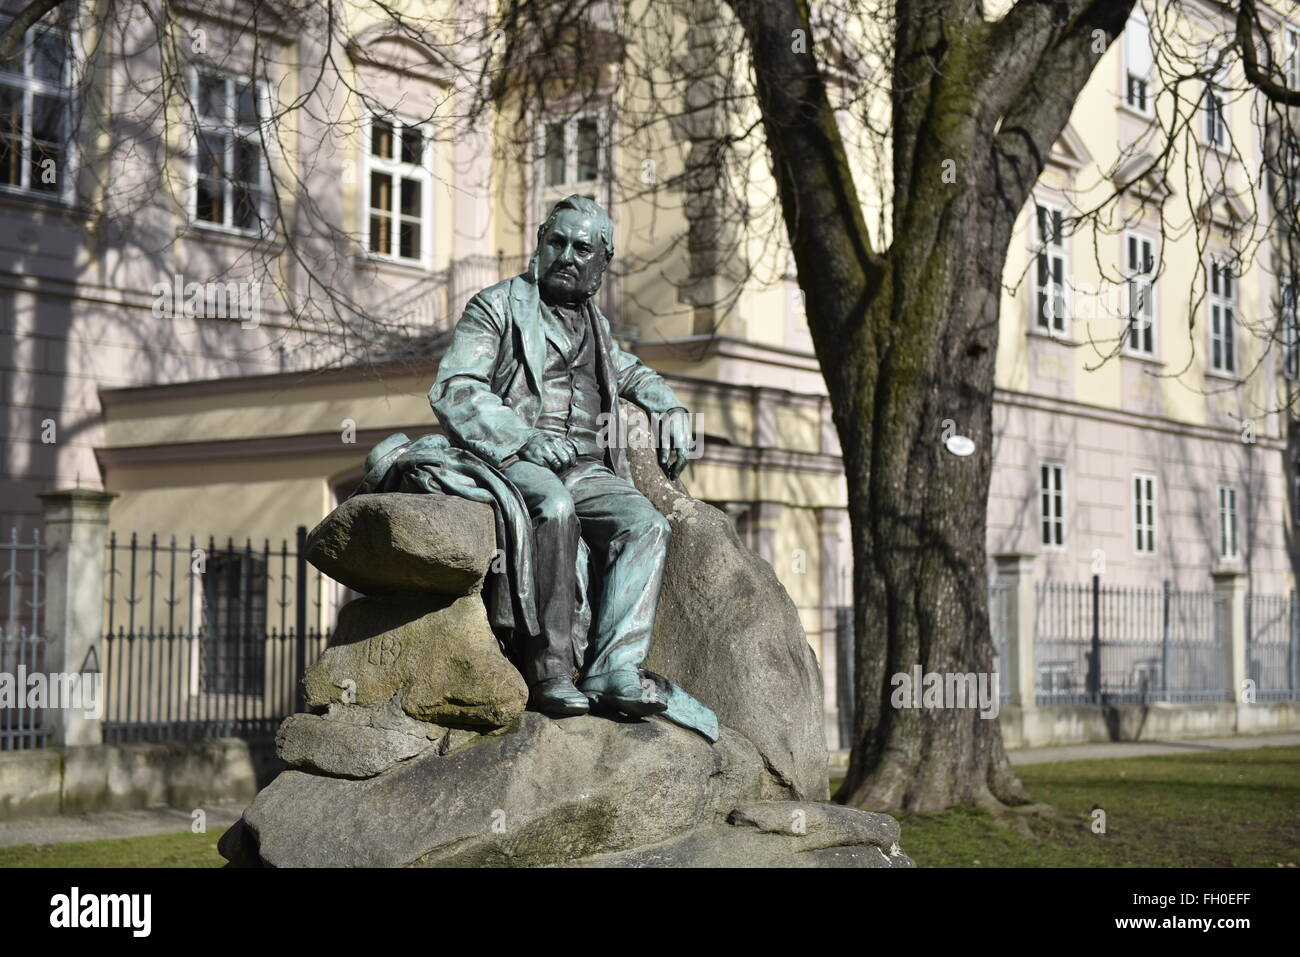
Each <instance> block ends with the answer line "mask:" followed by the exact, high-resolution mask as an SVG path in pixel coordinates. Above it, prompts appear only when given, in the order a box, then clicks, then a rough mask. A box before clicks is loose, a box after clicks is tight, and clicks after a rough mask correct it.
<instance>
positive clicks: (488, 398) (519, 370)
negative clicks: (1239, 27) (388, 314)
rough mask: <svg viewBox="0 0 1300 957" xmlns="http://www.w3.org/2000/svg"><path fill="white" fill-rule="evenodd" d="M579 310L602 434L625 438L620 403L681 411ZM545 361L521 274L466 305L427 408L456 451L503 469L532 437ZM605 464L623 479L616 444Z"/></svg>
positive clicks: (597, 316)
mask: <svg viewBox="0 0 1300 957" xmlns="http://www.w3.org/2000/svg"><path fill="white" fill-rule="evenodd" d="M584 311H585V313H586V315H587V318H588V321H589V322H590V323H591V331H592V334H593V336H594V338H595V342H596V374H597V380H598V384H599V387H600V407H601V415H602V422H603V423H607V429H608V431H607V433H606V434H607V435H610V436H611V437H612V436H622V435H623V434H624V432H623V424H622V422H621V419H620V412H619V408H618V399H619V397H620V396H621V397H623V398H625V399H628V400H630V401H631V402H634V403H636V404H637V405H639V406H640V407H641V408H643V409H645V410H646V411H647V412H650V413H664V412H668V411H669V410H671V409H682V408H685V406H684V405H683V404H682V402H681V400H680V399H678V398H677V396H676V395H675V394H674V393H673V390H672V389H670V388H669V387H668V384H667V383H665V382H664V380H663V379H662V378H661V377H660V376H659V374H658V373H656V372H655V371H654V370H652V369H650V368H649V367H647V366H646V365H645V364H644V363H643V362H641V360H640V359H638V358H637V357H636V356H634V355H632V354H631V353H629V352H626V351H624V350H623V349H620V348H619V346H618V344H617V343H616V342H615V341H614V338H613V336H612V335H611V334H610V329H609V320H608V319H606V318H605V316H604V315H603V314H602V313H601V311H600V310H599V309H598V308H596V305H595V303H594V302H591V301H588V302H587V303H586V305H585V306H584ZM545 362H546V330H545V314H544V312H543V307H542V300H541V296H540V294H539V291H538V288H537V283H536V281H535V280H534V278H533V276H532V275H531V274H530V273H524V274H522V275H519V276H515V277H514V278H513V279H507V280H504V281H502V282H499V283H497V284H496V285H494V286H488V287H487V288H486V289H484V290H482V291H481V292H479V293H477V294H476V295H475V296H474V297H473V298H472V299H470V301H469V302H468V303H467V304H466V306H465V312H464V314H463V315H462V316H461V319H460V322H458V323H457V324H456V328H455V330H454V331H453V333H452V337H451V344H450V346H449V347H448V349H447V351H446V353H445V354H444V355H443V358H442V362H441V364H440V365H439V367H438V376H437V379H436V380H435V381H434V384H433V388H432V389H430V390H429V404H430V405H431V406H433V411H434V414H435V415H436V416H437V417H438V421H439V422H441V423H442V427H443V429H444V430H445V431H446V433H447V435H448V437H449V438H450V439H451V441H452V442H453V443H454V444H455V445H457V446H458V447H460V448H463V449H467V450H469V451H471V452H473V453H474V454H475V455H477V456H478V457H479V458H481V459H482V460H483V461H485V462H487V463H489V464H491V465H493V466H495V467H498V468H500V467H503V466H506V465H509V464H510V463H511V461H512V460H513V459H514V458H515V457H516V455H517V454H518V452H519V450H520V449H521V448H523V446H524V444H525V443H527V442H528V440H529V439H530V438H532V436H533V434H534V433H535V432H536V431H537V429H536V423H537V419H538V416H539V415H541V411H542V376H543V373H544V367H545ZM615 430H617V431H615ZM605 460H606V465H607V466H608V467H609V468H610V470H611V471H612V472H614V474H616V475H620V476H622V477H624V478H627V477H628V469H627V452H626V450H625V449H624V448H623V445H622V443H621V442H618V441H610V442H609V443H607V447H606V450H605Z"/></svg>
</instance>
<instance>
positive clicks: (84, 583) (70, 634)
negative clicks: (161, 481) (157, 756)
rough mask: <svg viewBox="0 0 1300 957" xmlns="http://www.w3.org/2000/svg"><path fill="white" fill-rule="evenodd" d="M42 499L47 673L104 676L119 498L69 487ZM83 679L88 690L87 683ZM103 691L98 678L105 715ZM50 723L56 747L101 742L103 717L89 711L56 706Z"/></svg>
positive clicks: (100, 699) (48, 493)
mask: <svg viewBox="0 0 1300 957" xmlns="http://www.w3.org/2000/svg"><path fill="white" fill-rule="evenodd" d="M39 498H40V499H41V503H42V506H43V508H44V513H45V531H44V534H45V543H46V551H45V617H44V631H45V637H46V640H47V641H48V642H49V644H48V645H47V648H46V656H45V662H46V664H45V669H46V671H47V673H49V674H59V673H61V674H82V673H83V672H99V673H101V674H102V672H103V662H102V659H101V657H100V656H101V654H102V653H101V652H100V650H99V642H100V638H101V636H102V634H103V631H104V622H103V616H104V549H105V547H106V544H107V539H108V506H109V503H110V502H112V501H113V499H115V498H117V495H116V494H114V493H109V492H96V491H92V490H90V489H65V490H63V491H57V492H46V493H44V494H42V495H40V496H39ZM92 651H94V654H91V652H92ZM79 680H80V681H81V683H82V687H83V688H85V687H86V679H84V678H82V679H79ZM104 690H105V688H104V684H103V682H102V680H99V681H98V688H96V689H94V691H95V693H96V694H97V699H98V700H97V702H96V703H97V704H98V706H99V708H100V709H101V714H102V707H103V703H104ZM46 719H47V722H48V726H49V727H50V728H51V730H52V732H53V733H52V734H51V736H50V744H51V745H52V746H54V747H71V746H79V745H88V744H102V743H103V740H104V738H103V727H102V725H101V722H100V718H97V717H93V716H92V711H91V710H90V709H88V708H84V707H82V708H68V707H63V706H60V707H58V708H52V709H50V710H49V711H48V712H47V714H46Z"/></svg>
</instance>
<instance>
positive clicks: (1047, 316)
mask: <svg viewBox="0 0 1300 957" xmlns="http://www.w3.org/2000/svg"><path fill="white" fill-rule="evenodd" d="M1034 211H1035V215H1034V245H1035V259H1036V262H1035V271H1034V324H1035V325H1036V326H1037V327H1038V328H1039V329H1042V330H1045V331H1047V332H1051V333H1057V332H1065V320H1066V316H1067V312H1068V299H1067V293H1066V290H1067V288H1068V287H1069V259H1068V257H1067V255H1066V246H1065V235H1064V228H1063V218H1064V217H1063V215H1062V213H1061V210H1060V209H1057V208H1055V207H1052V206H1046V205H1044V204H1042V203H1037V204H1035V206H1034Z"/></svg>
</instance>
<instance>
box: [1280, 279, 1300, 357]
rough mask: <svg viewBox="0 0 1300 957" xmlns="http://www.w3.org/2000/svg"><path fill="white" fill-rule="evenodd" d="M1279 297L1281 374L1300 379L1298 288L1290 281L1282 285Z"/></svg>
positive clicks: (1299, 304)
mask: <svg viewBox="0 0 1300 957" xmlns="http://www.w3.org/2000/svg"><path fill="white" fill-rule="evenodd" d="M1278 298H1279V307H1280V312H1281V315H1280V316H1279V318H1278V324H1279V325H1280V326H1281V328H1282V374H1283V375H1284V376H1286V377H1287V378H1288V379H1290V380H1291V381H1292V382H1297V381H1300V289H1297V287H1296V286H1295V285H1293V284H1292V283H1285V284H1283V286H1282V293H1281V295H1280V296H1279V297H1278Z"/></svg>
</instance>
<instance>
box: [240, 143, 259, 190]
mask: <svg viewBox="0 0 1300 957" xmlns="http://www.w3.org/2000/svg"><path fill="white" fill-rule="evenodd" d="M261 167H262V148H261V146H260V144H258V143H255V142H253V141H251V140H235V176H234V178H235V180H236V181H237V182H240V183H248V184H250V185H252V186H257V185H259V184H260V183H261V181H262V169H261Z"/></svg>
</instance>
